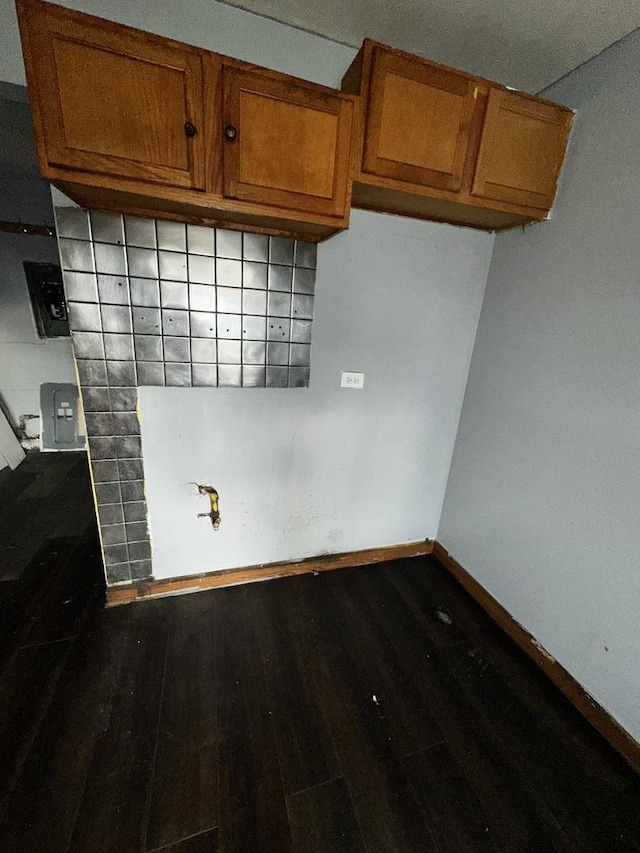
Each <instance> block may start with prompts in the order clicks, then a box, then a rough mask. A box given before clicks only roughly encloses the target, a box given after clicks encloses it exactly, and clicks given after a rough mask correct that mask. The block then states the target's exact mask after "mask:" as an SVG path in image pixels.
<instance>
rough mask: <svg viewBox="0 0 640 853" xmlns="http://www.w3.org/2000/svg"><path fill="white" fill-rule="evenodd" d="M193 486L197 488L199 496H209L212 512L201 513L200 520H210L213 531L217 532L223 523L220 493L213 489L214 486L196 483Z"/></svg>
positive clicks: (199, 514)
mask: <svg viewBox="0 0 640 853" xmlns="http://www.w3.org/2000/svg"><path fill="white" fill-rule="evenodd" d="M193 485H194V486H196V487H197V489H198V494H200V495H208V497H209V501H210V503H211V510H210V511H209V512H199V513H198V518H210V519H211V524H212V525H213V529H214V530H217V529H218V528H219V527H220V522H221V521H222V518H221V517H220V506H219V502H220V496H219V495H218V492H217V491H216V489H214V488H213V486H208V485H207V484H206V483H194V484H193Z"/></svg>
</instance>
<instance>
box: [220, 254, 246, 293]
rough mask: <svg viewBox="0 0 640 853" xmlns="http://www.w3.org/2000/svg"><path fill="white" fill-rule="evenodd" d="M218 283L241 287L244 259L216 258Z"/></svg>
mask: <svg viewBox="0 0 640 853" xmlns="http://www.w3.org/2000/svg"><path fill="white" fill-rule="evenodd" d="M216 284H219V285H220V286H222V287H241V286H242V261H232V260H228V259H227V258H216Z"/></svg>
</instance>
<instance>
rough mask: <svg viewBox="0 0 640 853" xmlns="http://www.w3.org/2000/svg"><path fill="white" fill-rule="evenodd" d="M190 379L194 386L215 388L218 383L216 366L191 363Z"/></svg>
mask: <svg viewBox="0 0 640 853" xmlns="http://www.w3.org/2000/svg"><path fill="white" fill-rule="evenodd" d="M191 373H192V381H193V385H194V386H200V387H209V388H215V386H216V385H217V384H218V367H217V365H215V364H195V363H194V364H192V365H191Z"/></svg>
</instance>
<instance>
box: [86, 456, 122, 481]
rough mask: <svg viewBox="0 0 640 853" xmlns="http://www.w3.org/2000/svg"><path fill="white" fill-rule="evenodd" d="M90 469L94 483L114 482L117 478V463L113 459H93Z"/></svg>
mask: <svg viewBox="0 0 640 853" xmlns="http://www.w3.org/2000/svg"><path fill="white" fill-rule="evenodd" d="M91 471H92V473H93V480H94V482H95V483H115V482H116V481H117V480H118V463H117V462H116V460H115V459H94V460H93V462H92V465H91Z"/></svg>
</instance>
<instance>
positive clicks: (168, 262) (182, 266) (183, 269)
mask: <svg viewBox="0 0 640 853" xmlns="http://www.w3.org/2000/svg"><path fill="white" fill-rule="evenodd" d="M158 262H159V264H160V278H166V279H171V280H172V281H186V280H187V256H186V255H185V254H181V253H179V252H162V251H159V252H158Z"/></svg>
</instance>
